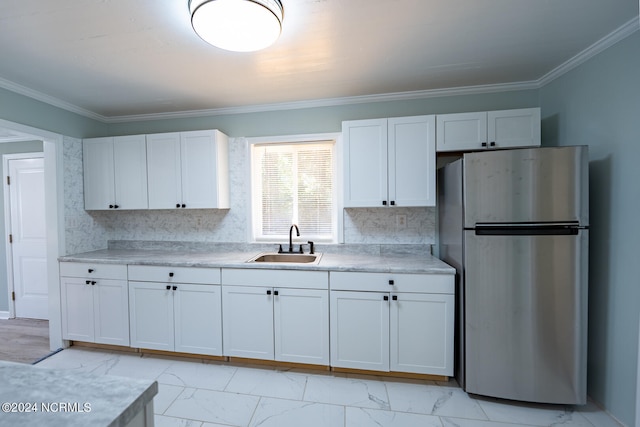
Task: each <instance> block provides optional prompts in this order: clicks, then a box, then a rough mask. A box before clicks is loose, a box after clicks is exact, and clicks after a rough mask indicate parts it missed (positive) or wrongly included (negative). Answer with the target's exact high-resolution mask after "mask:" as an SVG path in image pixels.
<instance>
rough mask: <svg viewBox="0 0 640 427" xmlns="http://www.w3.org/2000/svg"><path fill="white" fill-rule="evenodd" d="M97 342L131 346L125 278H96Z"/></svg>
mask: <svg viewBox="0 0 640 427" xmlns="http://www.w3.org/2000/svg"><path fill="white" fill-rule="evenodd" d="M95 282H96V284H95V286H92V288H93V307H94V323H95V342H97V343H101V344H113V345H122V346H129V294H128V289H127V282H126V281H125V280H107V279H97V280H95Z"/></svg>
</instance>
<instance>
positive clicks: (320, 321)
mask: <svg viewBox="0 0 640 427" xmlns="http://www.w3.org/2000/svg"><path fill="white" fill-rule="evenodd" d="M276 292H277V295H275V293H276ZM273 310H274V328H275V360H280V361H284V362H298V363H311V364H316V365H328V364H329V294H328V291H324V290H319V289H282V288H280V289H277V290H274V305H273Z"/></svg>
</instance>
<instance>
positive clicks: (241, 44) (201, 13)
mask: <svg viewBox="0 0 640 427" xmlns="http://www.w3.org/2000/svg"><path fill="white" fill-rule="evenodd" d="M189 12H190V13H191V25H192V26H193V29H194V30H195V32H196V33H197V34H198V35H199V36H200V38H202V39H203V40H204V41H206V42H207V43H209V44H212V45H214V46H216V47H219V48H221V49H225V50H231V51H234V52H252V51H256V50H260V49H264V48H266V47H268V46H270V45H272V44H273V43H274V42H275V41H276V40H277V39H278V37H279V36H280V32H281V31H282V18H283V17H284V11H283V8H282V2H281V1H280V0H189Z"/></svg>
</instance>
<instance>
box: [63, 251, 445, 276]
mask: <svg viewBox="0 0 640 427" xmlns="http://www.w3.org/2000/svg"><path fill="white" fill-rule="evenodd" d="M255 255H256V254H255V253H253V252H232V253H218V252H209V253H207V252H198V253H190V252H182V253H173V252H171V251H161V252H159V251H146V250H126V251H123V250H109V249H105V250H99V251H93V252H85V253H80V254H73V255H65V256H61V257H59V258H58V261H60V262H84V263H96V264H126V265H149V266H168V267H197V268H243V269H269V270H273V269H279V270H303V271H353V272H372V273H397V274H400V273H406V274H455V272H456V270H455V269H454V268H453V267H451V266H449V265H448V264H446V263H445V262H443V261H441V260H440V259H438V258H436V257H434V256H432V255H415V256H411V255H403V256H397V257H390V256H375V255H353V254H348V255H338V254H323V257H322V258H321V260H320V262H319V263H318V264H314V265H305V264H295V263H249V262H246V261H247V260H249V259H251V258H252V257H253V256H255Z"/></svg>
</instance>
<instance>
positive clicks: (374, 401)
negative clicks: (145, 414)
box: [36, 347, 620, 427]
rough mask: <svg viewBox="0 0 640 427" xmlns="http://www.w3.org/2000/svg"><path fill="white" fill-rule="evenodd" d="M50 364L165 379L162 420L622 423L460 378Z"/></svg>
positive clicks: (101, 359) (117, 357) (190, 426)
mask: <svg viewBox="0 0 640 427" xmlns="http://www.w3.org/2000/svg"><path fill="white" fill-rule="evenodd" d="M36 366H38V367H43V368H58V369H70V370H77V371H85V372H93V373H96V374H104V375H119V376H124V377H134V378H146V379H155V380H157V381H158V383H159V393H158V395H157V396H156V397H155V399H154V411H155V414H156V415H155V425H156V426H157V427H174V426H175V427H177V426H181V427H222V426H227V427H228V426H248V427H258V426H260V427H288V426H295V427H301V426H305V427H321V426H322V427H325V426H326V427H369V426H372V427H381V426H382V427H417V426H420V427H493V426H495V427H523V426H584V427H619V426H620V425H619V424H618V423H616V422H615V421H614V420H613V419H612V418H610V417H609V416H608V415H607V414H606V413H605V412H603V411H601V410H600V409H598V407H597V406H596V405H595V404H593V403H589V404H587V405H585V406H580V407H572V406H568V407H567V406H559V405H532V404H523V403H515V402H508V401H503V400H496V399H487V398H473V397H471V396H469V395H467V394H466V393H465V392H464V391H462V390H461V389H460V387H458V386H457V384H456V383H455V382H454V381H450V382H447V383H440V382H431V381H420V380H403V379H390V378H383V377H376V376H369V375H354V374H339V373H332V372H328V371H313V370H301V369H282V368H273V367H264V366H257V365H240V364H231V363H225V362H216V361H203V360H199V359H190V358H189V359H188V358H177V357H176V358H173V357H164V356H156V355H147V354H144V355H141V354H139V353H125V352H116V351H105V350H96V349H90V348H81V347H71V348H69V349H66V350H63V351H61V352H59V353H57V354H54V355H53V356H51V357H49V358H47V359H45V360H43V361H41V362H40V363H38V364H37V365H36Z"/></svg>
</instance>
